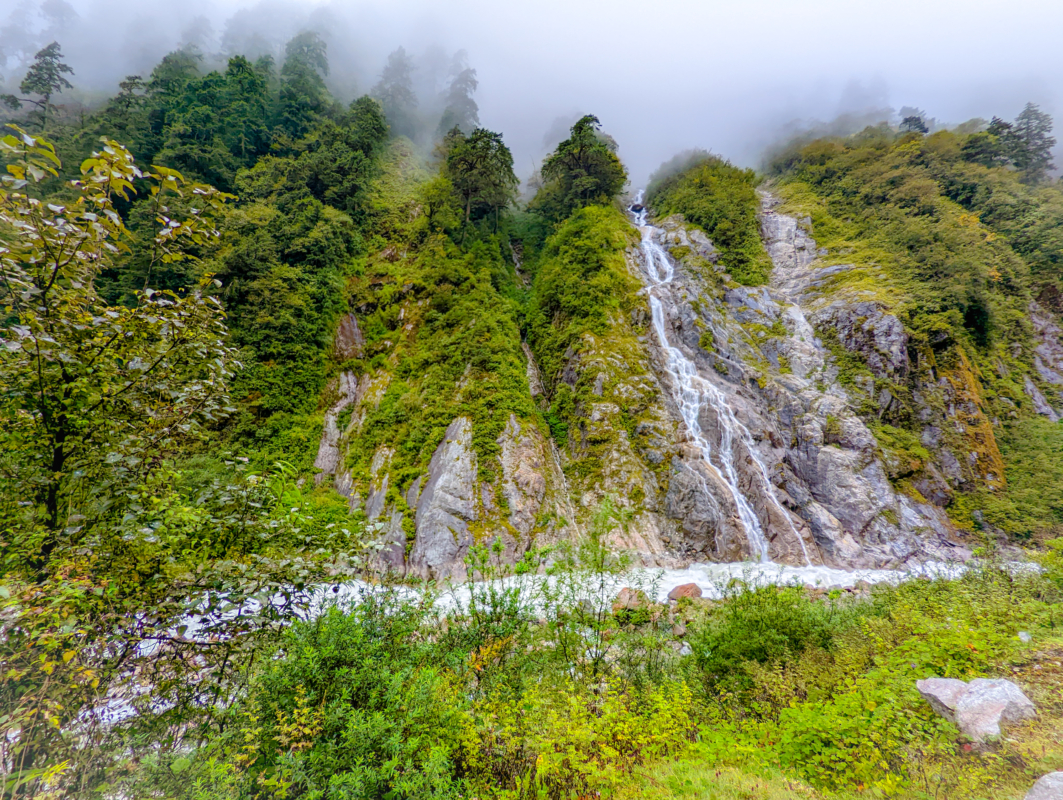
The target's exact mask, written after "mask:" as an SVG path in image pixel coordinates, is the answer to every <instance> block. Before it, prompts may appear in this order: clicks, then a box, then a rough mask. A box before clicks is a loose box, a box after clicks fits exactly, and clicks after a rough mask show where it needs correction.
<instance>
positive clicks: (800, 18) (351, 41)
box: [0, 0, 1063, 183]
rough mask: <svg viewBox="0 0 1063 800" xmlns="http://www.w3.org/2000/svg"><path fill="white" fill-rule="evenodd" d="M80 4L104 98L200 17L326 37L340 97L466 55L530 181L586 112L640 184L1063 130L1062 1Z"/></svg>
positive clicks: (90, 79)
mask: <svg viewBox="0 0 1063 800" xmlns="http://www.w3.org/2000/svg"><path fill="white" fill-rule="evenodd" d="M50 1H51V2H52V3H56V2H61V1H62V0H50ZM68 1H69V3H70V5H72V6H73V7H74V9H75V10H76V12H77V14H78V20H77V22H76V24H75V25H74V26H73V27H72V26H69V25H68V27H67V28H66V29H65V30H59V31H58V32H57V34H56V35H57V38H59V39H60V44H62V45H63V49H64V52H67V53H68V54H69V60H70V63H71V65H72V66H73V67H74V69H75V71H76V76H75V82H76V83H78V82H80V84H81V85H83V86H84V88H87V89H97V90H102V91H113V89H114V88H115V86H116V85H117V81H118V80H119V79H120V78H121V77H122V76H124V75H126V74H128V73H130V72H144V73H146V72H147V71H150V67H151V65H152V64H153V63H154V62H155V61H157V60H158V57H159V56H161V55H162V54H163V53H164V52H166V51H167V50H169V49H172V48H173V47H174V46H176V45H177V44H178V42H180V41H181V40H182V37H183V36H187V35H191V34H190V32H194V31H195V30H196V29H197V28H196V26H195V25H193V20H194V19H195V18H196V17H197V16H203V17H206V18H207V19H208V20H209V22H210V28H209V30H208V32H207V33H208V39H209V41H210V42H211V43H212V46H213V47H214V49H215V50H221V49H223V48H224V45H225V43H226V42H229V43H231V42H233V41H247V40H249V39H248V37H249V36H250V35H251V34H256V35H257V36H258V41H260V42H261V41H271V42H279V43H283V40H285V39H287V38H288V37H289V36H290V35H292V34H293V33H295V32H298V31H299V30H301V29H305V28H312V29H315V30H318V31H319V32H320V33H322V35H324V36H325V37H326V38H327V40H328V41H329V55H330V59H331V60H332V63H333V67H334V70H333V76H332V81H333V86H334V90H335V91H336V92H337V93H338V94H347V95H353V94H354V93H355V92H357V93H363V92H365V91H367V90H368V89H369V88H370V86H371V85H372V83H373V81H374V80H375V76H376V75H377V74H378V73H379V71H380V69H381V67H382V66H383V62H384V59H385V58H386V56H387V53H388V52H389V51H391V50H392V49H394V48H395V47H397V46H399V45H403V46H405V47H406V48H407V50H408V51H410V52H411V53H412V54H413V55H415V56H418V57H421V56H423V55H424V54H425V53H426V52H427V51H428V50H429V48H434V49H435V50H436V51H438V52H445V53H448V54H449V53H453V52H454V51H456V50H459V49H464V50H466V51H467V53H468V59H469V63H470V65H471V66H473V67H475V68H476V69H477V71H478V75H479V79H480V89H479V92H478V94H477V96H476V100H477V101H478V103H479V105H480V118H481V122H482V123H483V124H484V125H485V126H486V127H489V128H492V129H495V130H500V131H502V133H503V134H504V136H505V139H506V141H507V142H508V143H509V144H510V146H511V147H512V148H513V151H514V155H515V159H516V164H517V168H518V169H517V171H518V174H522V175H525V174H527V173H529V172H530V171H531V167H532V163H533V161H534V160H535V159H537V158H538V157H540V156H541V154H542V151H543V141H544V135H545V134H547V132H548V131H549V130H550V129H551V128H552V127H553V128H557V127H558V125H559V124H561V123H565V124H567V123H568V122H570V121H571V120H572V119H573V118H575V117H576V116H578V115H580V114H583V113H593V114H597V115H598V116H599V117H600V118H601V120H602V123H603V125H604V126H605V129H606V130H607V131H608V132H609V133H611V134H612V135H613V136H614V137H615V138H616V140H617V142H618V143H619V145H620V155H621V157H622V158H623V159H624V160H625V162H626V163H627V164H628V166H629V167H630V169H631V172H632V178H633V180H634V182H635V183H641V182H642V181H644V180H645V178H646V176H647V175H648V174H649V172H650V171H652V170H653V169H654V168H655V167H656V166H657V165H658V164H659V163H660V162H661V161H663V160H665V159H667V158H668V157H670V156H671V155H673V154H674V153H675V152H676V151H678V150H682V149H685V148H690V147H701V148H705V149H709V150H712V151H714V152H716V153H719V154H721V155H724V156H726V157H728V158H730V159H731V160H733V161H735V162H737V163H741V164H745V165H750V166H756V164H757V163H758V160H759V157H760V156H761V154H762V153H763V150H764V148H765V146H767V145H768V144H770V143H771V142H772V141H773V140H775V139H776V138H777V137H778V136H779V135H780V132H781V131H782V130H784V129H785V128H786V127H787V125H788V124H790V123H792V122H793V121H795V120H803V121H810V120H829V119H831V118H833V117H835V116H836V115H838V114H839V113H843V112H859V111H863V110H867V109H871V108H885V107H892V108H894V109H898V108H900V107H901V106H904V105H908V106H918V107H921V108H923V109H925V110H926V111H927V112H928V113H929V114H930V115H931V116H933V117H936V118H937V119H939V120H942V121H946V122H954V123H955V122H961V121H963V120H966V119H969V118H971V117H975V116H980V117H985V118H988V117H990V116H992V115H994V114H996V115H999V116H1003V117H1005V118H1009V119H1010V118H1013V117H1014V116H1015V115H1016V114H1017V113H1018V112H1019V111H1020V110H1021V108H1022V106H1023V104H1024V103H1025V102H1026V101H1027V100H1032V101H1033V102H1036V103H1039V104H1041V105H1042V107H1043V108H1044V109H1045V110H1047V111H1049V112H1051V113H1053V115H1055V116H1058V117H1060V118H1061V119H1063V98H1061V96H1060V91H1061V89H1063V2H1058V1H1057V2H1049V0H1007V1H1006V2H1005V0H892V2H889V3H886V2H860V0H805V1H804V2H800V0H785V1H784V0H731V1H730V2H722V1H721V0H701V1H700V2H698V1H697V0H647V2H644V3H638V2H633V1H632V0H608V2H606V1H605V0H536V2H513V1H512V0H511V1H510V2H506V0H390V1H389V2H385V1H384V0H368V1H367V2H363V1H362V0H330V1H327V2H315V0H284V2H274V0H267V1H266V2H245V1H244V0H210V2H206V1H205V0H179V1H178V0H68ZM38 5H40V1H39V0H27V1H25V2H24V0H0V25H3V24H4V22H5V20H8V21H9V20H11V19H16V20H17V18H18V17H19V15H20V13H22V14H23V17H26V15H27V14H28V15H29V17H33V18H34V20H35V21H33V22H32V23H31V25H35V26H36V28H37V29H38V30H39V28H40V27H41V26H42V25H43V23H42V22H41V19H40V18H39V17H38V16H36V8H37V6H38ZM27 18H28V17H27ZM8 24H9V26H10V22H9V23H8ZM71 28H72V29H71ZM199 29H200V34H202V26H201V25H200V26H199ZM74 31H77V33H75V32H74ZM9 34H10V31H9ZM85 34H90V35H85ZM9 49H10V45H9ZM208 49H209V48H208ZM12 63H13V62H9V64H8V68H7V70H6V71H11V64H12ZM344 99H350V98H349V97H345V98H344ZM559 120H560V122H559ZM1060 127H1061V128H1063V124H1061V126H1060ZM1058 133H1059V132H1058V131H1057V134H1058ZM1059 138H1061V139H1063V135H1059ZM1057 160H1058V159H1057Z"/></svg>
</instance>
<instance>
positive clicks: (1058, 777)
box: [1026, 772, 1063, 800]
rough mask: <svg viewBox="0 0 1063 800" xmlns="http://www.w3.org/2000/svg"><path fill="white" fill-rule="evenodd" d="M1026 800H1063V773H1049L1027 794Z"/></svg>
mask: <svg viewBox="0 0 1063 800" xmlns="http://www.w3.org/2000/svg"><path fill="white" fill-rule="evenodd" d="M1026 800H1063V772H1049V773H1048V774H1047V775H1045V776H1043V777H1042V778H1041V779H1040V780H1038V781H1037V783H1035V784H1034V785H1033V786H1032V787H1031V788H1030V791H1028V792H1027V793H1026Z"/></svg>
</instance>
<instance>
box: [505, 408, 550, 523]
mask: <svg viewBox="0 0 1063 800" xmlns="http://www.w3.org/2000/svg"><path fill="white" fill-rule="evenodd" d="M498 444H499V446H500V447H501V448H502V453H501V454H500V455H499V461H500V462H501V466H502V494H503V496H504V497H505V498H506V504H507V505H508V506H509V524H510V525H511V526H513V529H514V530H516V531H517V532H518V533H520V534H522V535H523V536H524V537H528V536H529V535H530V534H531V532H532V529H533V528H534V527H535V521H536V516H537V515H538V514H539V509H540V508H542V505H543V498H544V497H545V495H546V472H547V465H546V459H545V457H544V456H545V449H546V447H545V442H543V439H542V435H541V434H539V432H538V430H536V429H535V428H534V427H533V426H531V425H528V424H526V425H524V426H522V425H521V424H520V422H518V421H517V418H516V416H515V415H513V414H510V415H509V421H508V422H507V423H506V428H505V430H504V431H503V432H502V435H501V436H499V437H498Z"/></svg>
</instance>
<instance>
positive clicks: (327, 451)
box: [314, 372, 358, 494]
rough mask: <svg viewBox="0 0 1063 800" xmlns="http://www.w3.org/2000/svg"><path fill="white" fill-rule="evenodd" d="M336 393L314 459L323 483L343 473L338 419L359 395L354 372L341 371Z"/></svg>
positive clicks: (315, 478)
mask: <svg viewBox="0 0 1063 800" xmlns="http://www.w3.org/2000/svg"><path fill="white" fill-rule="evenodd" d="M336 394H337V398H336V401H335V402H334V403H333V404H332V407H331V408H329V410H328V411H326V412H325V425H324V429H323V430H322V432H321V442H320V443H319V444H318V447H317V457H316V458H315V459H314V469H317V470H320V472H318V474H317V475H315V476H314V480H315V482H317V483H321V481H323V480H324V479H325V478H326V477H328V476H333V477H336V478H337V482H338V474H342V473H343V470H342V469H341V465H340V434H341V431H340V429H339V425H338V420H339V416H340V412H342V411H343V410H344V409H345V408H347V407H348V406H350V405H351V404H352V403H354V402H355V401H356V398H357V396H358V379H357V378H356V377H355V375H354V373H353V372H342V373H340V376H339V378H337V380H336ZM348 488H349V485H348ZM343 494H346V492H343Z"/></svg>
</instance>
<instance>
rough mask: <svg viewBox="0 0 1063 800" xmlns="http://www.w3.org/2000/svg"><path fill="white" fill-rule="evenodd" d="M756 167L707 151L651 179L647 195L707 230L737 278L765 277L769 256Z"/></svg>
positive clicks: (660, 210)
mask: <svg viewBox="0 0 1063 800" xmlns="http://www.w3.org/2000/svg"><path fill="white" fill-rule="evenodd" d="M756 185H757V178H756V175H755V173H754V172H753V171H752V170H748V169H746V170H744V169H739V168H738V167H735V166H732V165H731V164H730V163H729V162H727V161H724V160H723V159H721V158H717V157H716V156H711V155H709V154H707V153H706V154H704V156H703V157H701V158H700V159H697V160H695V162H694V163H693V165H691V166H688V167H687V168H686V169H684V170H683V171H681V172H678V173H676V174H673V175H668V176H666V177H662V178H659V179H656V180H653V181H652V182H651V184H650V190H649V193H648V194H647V198H646V201H647V202H648V203H649V204H650V205H651V206H653V208H654V210H655V211H656V212H657V214H658V215H661V216H663V215H666V214H682V215H683V216H684V217H686V219H687V221H688V222H690V223H693V224H694V225H697V226H698V227H699V228H701V229H702V230H704V231H705V233H706V234H708V236H709V238H710V239H712V242H713V244H715V245H716V247H717V248H719V250H720V255H721V261H722V263H723V264H724V265H725V266H726V268H727V271H728V272H729V273H730V274H731V277H733V278H734V279H735V280H736V281H738V282H739V283H741V284H745V285H747V286H758V285H760V284H762V283H767V281H768V276H769V275H770V274H771V259H769V258H768V254H767V253H766V252H765V251H764V245H763V244H762V243H761V240H760V226H759V223H758V222H757V212H758V211H759V209H760V203H759V201H758V199H757V194H756V191H755V187H756Z"/></svg>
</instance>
